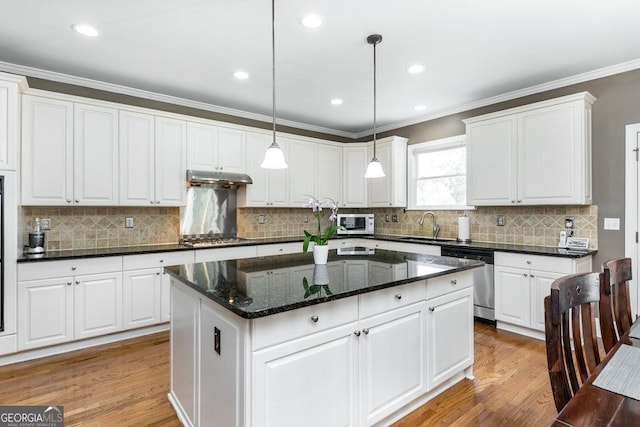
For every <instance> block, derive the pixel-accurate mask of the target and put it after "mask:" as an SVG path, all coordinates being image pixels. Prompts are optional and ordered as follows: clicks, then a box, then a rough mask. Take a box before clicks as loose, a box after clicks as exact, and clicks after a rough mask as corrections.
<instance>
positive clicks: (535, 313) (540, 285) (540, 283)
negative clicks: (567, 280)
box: [529, 270, 564, 332]
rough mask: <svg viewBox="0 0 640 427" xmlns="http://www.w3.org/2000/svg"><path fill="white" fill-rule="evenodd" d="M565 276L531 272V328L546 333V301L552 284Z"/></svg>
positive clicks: (546, 272)
mask: <svg viewBox="0 0 640 427" xmlns="http://www.w3.org/2000/svg"><path fill="white" fill-rule="evenodd" d="M562 276H564V274H561V273H550V272H548V271H536V270H531V272H530V273H529V277H530V279H531V309H530V310H531V327H532V328H533V329H537V330H538V331H542V332H544V299H545V297H547V296H548V295H549V294H550V293H551V283H553V281H554V280H556V279H558V278H560V277H562Z"/></svg>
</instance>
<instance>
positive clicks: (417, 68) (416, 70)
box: [407, 64, 424, 74]
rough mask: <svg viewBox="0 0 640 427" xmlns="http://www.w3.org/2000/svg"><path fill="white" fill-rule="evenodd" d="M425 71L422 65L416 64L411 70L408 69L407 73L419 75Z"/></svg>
mask: <svg viewBox="0 0 640 427" xmlns="http://www.w3.org/2000/svg"><path fill="white" fill-rule="evenodd" d="M423 71H424V65H420V64H414V65H412V66H410V67H409V68H407V72H409V73H411V74H418V73H421V72H423Z"/></svg>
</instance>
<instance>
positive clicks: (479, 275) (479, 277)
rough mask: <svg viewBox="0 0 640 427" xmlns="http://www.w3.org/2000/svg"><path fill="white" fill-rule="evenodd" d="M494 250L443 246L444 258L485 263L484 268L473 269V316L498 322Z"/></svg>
mask: <svg viewBox="0 0 640 427" xmlns="http://www.w3.org/2000/svg"><path fill="white" fill-rule="evenodd" d="M493 253H494V250H493V249H487V248H476V247H470V246H464V247H461V246H457V247H456V246H443V247H442V256H448V257H454V258H464V259H473V260H478V261H484V263H485V265H484V267H480V268H474V269H473V315H474V317H477V318H480V319H483V320H487V321H490V322H494V323H495V321H496V315H495V290H494V287H493Z"/></svg>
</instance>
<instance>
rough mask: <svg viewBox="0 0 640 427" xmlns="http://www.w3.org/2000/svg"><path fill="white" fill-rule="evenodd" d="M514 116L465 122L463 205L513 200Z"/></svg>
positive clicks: (497, 203)
mask: <svg viewBox="0 0 640 427" xmlns="http://www.w3.org/2000/svg"><path fill="white" fill-rule="evenodd" d="M516 126H517V119H516V116H515V115H510V116H505V117H499V118H496V119H491V120H485V121H482V122H477V123H471V124H468V125H467V204H468V205H476V206H487V205H488V206H496V205H497V206H500V205H511V204H512V203H516V202H517V197H516V191H517V185H516V167H517V155H518V153H517V151H516V150H517V143H516V138H517V131H516V129H517V128H516Z"/></svg>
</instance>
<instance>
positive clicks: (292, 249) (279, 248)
mask: <svg viewBox="0 0 640 427" xmlns="http://www.w3.org/2000/svg"><path fill="white" fill-rule="evenodd" d="M298 252H302V242H291V243H278V244H274V245H258V246H256V253H257V256H270V255H284V254H295V253H298Z"/></svg>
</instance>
